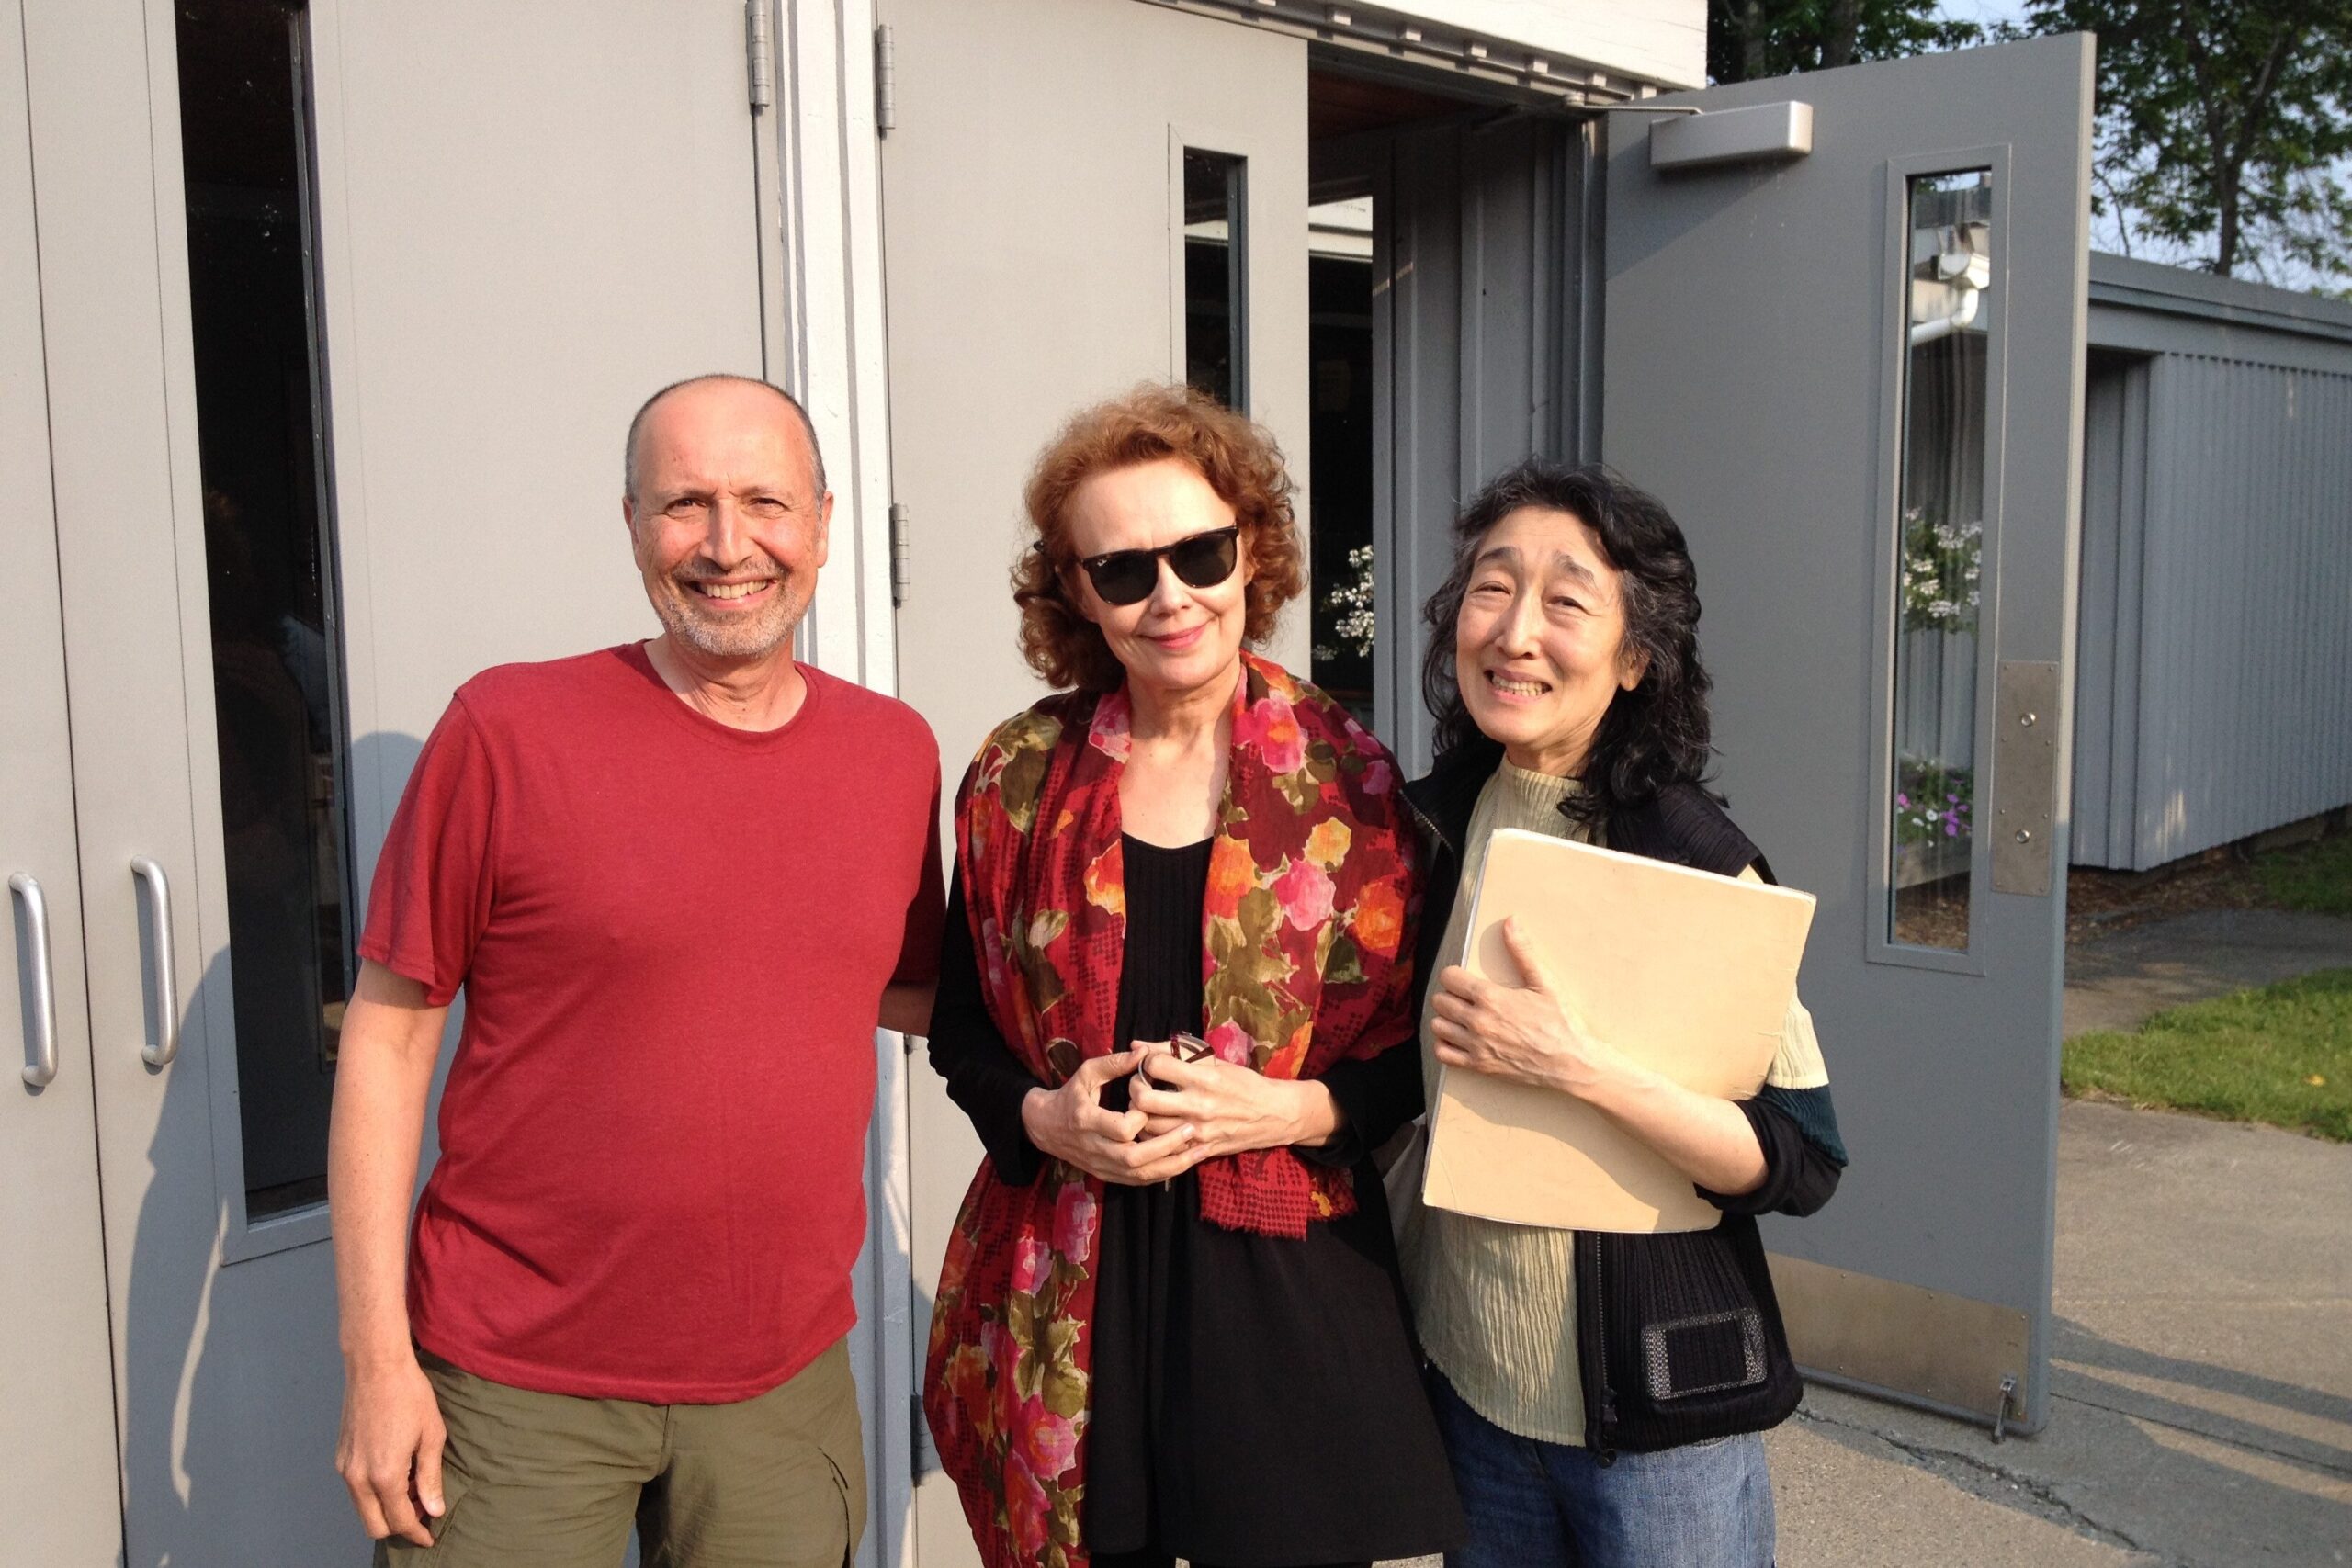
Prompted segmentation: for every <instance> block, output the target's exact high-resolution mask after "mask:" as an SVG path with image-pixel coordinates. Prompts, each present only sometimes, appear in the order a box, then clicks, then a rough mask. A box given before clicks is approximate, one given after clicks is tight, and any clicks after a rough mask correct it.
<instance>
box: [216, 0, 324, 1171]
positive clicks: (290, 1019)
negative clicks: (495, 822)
mask: <svg viewBox="0 0 2352 1568" xmlns="http://www.w3.org/2000/svg"><path fill="white" fill-rule="evenodd" d="M175 10H176V13H177V18H178V42H179V76H180V135H181V155H182V158H183V160H184V162H185V165H186V173H187V249H188V294H189V304H190V310H191V313H192V316H193V320H194V328H195V348H196V404H197V437H198V446H199V449H200V452H201V455H202V463H203V473H204V543H205V561H206V568H207V576H208V579H209V586H210V598H211V609H212V695H213V706H214V711H215V714H216V716H217V720H218V725H219V731H220V734H219V740H220V818H221V832H222V836H223V838H224V840H225V841H226V847H227V852H228V897H229V941H230V954H231V964H232V971H231V972H232V976H233V978H234V983H235V984H234V989H235V998H236V1003H235V1010H236V1026H237V1033H236V1047H237V1048H236V1057H237V1085H238V1090H239V1098H238V1109H239V1112H240V1115H241V1117H242V1120H243V1146H244V1168H245V1203H246V1212H247V1213H248V1215H249V1216H252V1217H256V1218H257V1217H260V1216H262V1215H266V1214H269V1213H279V1212H282V1211H284V1210H287V1209H290V1208H295V1207H298V1206H300V1205H302V1204H305V1203H313V1202H317V1201H320V1200H321V1199H322V1198H323V1197H324V1196H325V1195H326V1141H327V1111H328V1105H329V1101H330V1100H331V1098H332V1095H333V1092H334V1060H335V1036H336V1031H337V1029H338V1027H339V1026H340V1024H341V1022H342V1019H343V1009H344V1003H345V1000H346V999H347V998H348V997H349V995H350V989H349V976H350V974H351V968H352V964H351V958H350V951H351V947H350V936H349V932H348V931H347V927H346V916H347V910H346V907H345V906H346V899H345V888H346V886H348V879H347V870H346V868H347V865H348V862H349V857H348V852H347V846H348V837H347V834H346V831H345V810H344V803H343V787H342V777H341V774H342V762H343V758H344V757H345V741H344V737H343V729H344V720H343V711H342V710H343V703H342V685H343V677H342V650H341V636H340V631H339V628H338V627H337V625H336V617H335V604H334V541H333V536H332V529H331V526H330V523H329V519H328V517H327V514H326V507H325V503H324V500H323V485H322V478H323V474H322V450H321V445H320V439H319V436H320V424H321V421H320V417H319V383H318V367H319V355H318V342H317V332H316V320H315V311H314V310H313V308H312V306H313V300H312V288H311V243H310V208H309V193H310V181H309V170H308V167H307V164H308V141H307V134H306V132H307V127H306V123H305V115H306V107H305V101H304V100H305V95H304V92H303V88H302V82H301V78H302V70H301V59H300V49H301V42H302V33H301V21H302V18H301V16H300V11H299V8H298V7H296V6H289V5H286V4H282V3H279V0H180V3H179V4H178V5H177V6H176V7H175Z"/></svg>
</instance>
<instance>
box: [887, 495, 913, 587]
mask: <svg viewBox="0 0 2352 1568" xmlns="http://www.w3.org/2000/svg"><path fill="white" fill-rule="evenodd" d="M913 591H914V567H913V563H912V561H911V560H910V557H909V554H908V549H907V509H906V508H905V507H904V506H902V505H901V504H899V502H895V501H894V502H891V503H890V607H891V608H892V609H894V610H895V609H897V608H898V607H899V605H901V604H905V603H906V602H907V595H908V594H910V593H911V592H913Z"/></svg>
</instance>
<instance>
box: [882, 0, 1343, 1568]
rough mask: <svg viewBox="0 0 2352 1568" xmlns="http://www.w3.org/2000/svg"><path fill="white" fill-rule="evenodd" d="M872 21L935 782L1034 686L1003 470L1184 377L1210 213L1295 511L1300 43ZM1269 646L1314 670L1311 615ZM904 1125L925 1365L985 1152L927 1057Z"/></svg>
mask: <svg viewBox="0 0 2352 1568" xmlns="http://www.w3.org/2000/svg"><path fill="white" fill-rule="evenodd" d="M880 19H881V20H882V22H883V23H884V24H885V25H886V26H887V28H888V38H889V45H888V47H889V51H890V57H891V62H892V65H893V67H894V78H895V82H894V85H895V93H894V99H895V111H896V123H895V124H894V125H893V126H892V127H891V128H890V129H889V130H888V132H887V134H886V136H885V138H884V141H883V143H882V176H883V214H884V223H883V230H884V234H885V239H886V243H885V249H884V257H883V262H884V273H885V277H886V280H887V285H888V303H889V333H890V423H891V446H892V452H893V468H894V489H893V494H894V498H895V500H896V501H897V502H898V503H899V506H901V507H902V508H903V509H904V513H903V515H904V518H905V522H904V525H903V526H904V535H903V538H904V542H905V544H906V546H907V558H908V567H909V582H908V591H907V592H906V595H905V598H904V602H903V604H901V605H900V607H899V616H898V644H899V646H898V653H899V695H901V696H902V697H904V698H905V699H906V700H907V701H909V702H910V703H912V704H913V705H915V706H916V707H917V708H919V709H920V710H922V714H923V716H925V717H926V718H928V719H929V720H930V721H931V724H932V727H933V729H934V730H936V731H937V733H938V736H939V743H940V752H941V756H942V758H943V759H944V767H945V770H946V773H947V784H948V787H949V788H950V789H951V790H952V789H953V788H954V786H955V783H956V779H957V778H958V777H959V776H960V774H961V773H962V771H963V767H964V764H965V762H966V761H967V760H968V759H969V758H970V756H971V755H972V752H973V751H974V750H976V749H977V748H978V744H979V741H980V739H981V737H982V736H983V735H985V734H986V733H987V731H988V729H989V728H990V727H991V726H993V725H994V724H995V723H997V722H998V721H999V720H1001V719H1002V718H1004V717H1006V716H1010V715H1012V714H1013V713H1016V712H1018V711H1019V710H1020V709H1022V708H1023V707H1026V706H1027V705H1029V704H1031V703H1033V702H1035V700H1036V699H1037V698H1038V697H1039V696H1041V695H1043V694H1044V688H1043V687H1042V686H1040V685H1039V683H1038V682H1037V680H1036V678H1035V676H1034V675H1032V674H1031V673H1030V672H1029V671H1028V669H1027V668H1026V666H1024V665H1023V663H1022V662H1021V657H1020V651H1019V648H1018V644H1017V642H1016V640H1015V627H1016V624H1017V623H1016V617H1015V615H1014V610H1013V605H1012V591H1011V588H1010V586H1009V584H1008V581H1007V576H1006V574H1007V570H1008V569H1009V568H1010V567H1011V565H1012V558H1013V555H1014V552H1015V551H1016V550H1017V549H1019V548H1020V545H1021V534H1020V531H1019V530H1020V520H1021V516H1022V512H1021V485H1022V480H1023V478H1024V476H1025V475H1026V473H1027V471H1028V468H1029V465H1030V462H1031V461H1032V459H1033V458H1034V457H1035V455H1036V452H1037V449H1038V448H1039V447H1040V446H1043V445H1044V444H1045V443H1046V440H1047V439H1049V438H1050V437H1051V436H1052V434H1053V433H1054V431H1055V429H1056V427H1057V425H1059V424H1060V423H1061V422H1062V421H1063V419H1065V418H1066V417H1067V416H1068V415H1069V414H1070V413H1071V412H1074V411H1076V410H1077V409H1078V408H1080V406H1082V405H1083V404H1085V403H1088V402H1090V401H1092V400H1096V399H1099V398H1102V397H1104V396H1107V395H1109V394H1111V393H1114V392H1116V391H1119V390H1122V389H1125V388H1126V387H1129V386H1132V385H1134V384H1135V383H1136V382H1137V381H1140V380H1144V379H1147V378H1154V379H1161V380H1165V379H1169V378H1171V377H1172V378H1180V379H1181V378H1183V377H1184V376H1185V375H1186V372H1187V363H1188V361H1187V333H1188V323H1187V320H1186V315H1185V307H1186V304H1187V294H1186V286H1185V278H1186V271H1187V261H1188V256H1187V249H1186V247H1187V243H1188V231H1190V235H1189V238H1190V239H1191V240H1192V241H1193V242H1194V243H1202V242H1203V240H1204V235H1207V234H1209V233H1210V232H1211V231H1212V230H1213V229H1215V226H1216V225H1217V224H1224V225H1226V227H1225V228H1224V229H1222V230H1216V232H1217V233H1218V234H1219V235H1220V236H1221V243H1225V244H1227V245H1229V246H1230V245H1234V244H1237V243H1238V248H1239V249H1240V250H1241V252H1242V254H1243V256H1244V257H1245V258H1246V261H1245V263H1244V265H1242V266H1241V267H1240V268H1238V283H1239V286H1240V287H1239V294H1240V298H1239V299H1238V306H1239V309H1238V311H1237V312H1236V315H1237V316H1238V318H1239V321H1241V322H1243V323H1245V324H1244V325H1242V327H1241V328H1240V330H1239V331H1238V332H1236V333H1235V334H1234V336H1235V344H1236V349H1237V351H1236V352H1235V353H1234V354H1233V355H1232V356H1231V358H1230V359H1229V361H1228V363H1229V364H1231V365H1232V366H1234V367H1246V368H1237V371H1236V374H1237V375H1238V383H1237V384H1236V385H1235V386H1234V387H1233V393H1234V400H1237V401H1241V402H1246V404H1247V406H1248V408H1249V412H1250V413H1251V414H1252V416H1253V417H1255V418H1257V419H1258V420H1260V421H1261V422H1262V423H1266V424H1267V425H1269V426H1271V427H1272V430H1273V432H1274V434H1276V436H1277V437H1279V438H1280V439H1281V441H1282V443H1283V450H1284V452H1285V453H1286V454H1287V455H1288V456H1289V458H1290V462H1291V471H1292V476H1293V478H1294V479H1296V480H1297V481H1298V482H1299V488H1300V502H1301V506H1302V513H1303V509H1304V501H1305V491H1306V478H1307V475H1306V435H1307V386H1306V382H1307V364H1308V357H1307V344H1306V329H1307V308H1306V307H1307V299H1306V281H1307V265H1306V264H1307V238H1306V44H1305V43H1304V42H1302V41H1301V40H1299V39H1289V38H1282V37H1277V36H1275V35H1272V34H1271V33H1265V32H1261V31H1258V30H1256V29H1253V28H1246V27H1237V26H1234V25H1232V24H1230V23H1227V22H1223V21H1218V20H1214V19H1209V18H1204V17H1188V16H1184V15H1182V14H1181V13H1178V12H1174V11H1170V10H1165V9H1162V8H1160V7H1159V6H1146V5H1137V4H1106V3H1105V0H1011V3H1007V4H1001V5H989V6H974V5H970V4H968V3H967V0H884V4H883V5H882V6H881V7H880ZM1188 151H1190V152H1193V153H1194V154H1196V155H1197V154H1208V155H1210V158H1211V160H1212V161H1213V166H1216V167H1221V168H1223V169H1224V170H1226V171H1227V172H1230V171H1232V170H1233V169H1234V168H1235V166H1236V164H1237V163H1238V170H1239V175H1238V182H1237V183H1238V197H1239V207H1238V211H1228V212H1226V213H1224V214H1222V215H1218V216H1209V215H1204V213H1203V212H1202V211H1199V210H1195V211H1193V213H1192V214H1191V216H1190V218H1189V219H1188V216H1187V210H1186V209H1187V201H1186V188H1185V187H1186V167H1185V164H1186V153H1187V152H1188ZM1220 160H1221V161H1223V162H1221V163H1218V162H1215V161H1220ZM1198 172H1199V164H1198V162H1197V159H1196V162H1195V169H1194V173H1195V175H1196V176H1197V174H1198ZM1227 188H1228V189H1231V188H1233V187H1231V186H1228V187H1227ZM1235 220H1238V223H1236V222H1235ZM1236 227H1238V230H1239V234H1238V237H1237V236H1236V235H1235V234H1234V232H1233V229H1234V228H1236ZM1208 243H1220V242H1208ZM1232 319H1233V318H1230V317H1229V318H1227V320H1228V321H1230V320H1232ZM1304 521H1305V519H1304V516H1303V515H1302V522H1304ZM1272 653H1273V656H1274V657H1276V658H1277V659H1280V660H1283V662H1284V663H1286V664H1288V665H1290V666H1291V667H1292V668H1294V669H1298V670H1302V671H1303V670H1305V669H1306V614H1305V607H1304V605H1298V606H1294V608H1293V610H1292V612H1291V614H1290V615H1289V616H1288V617H1286V618H1285V621H1284V623H1283V626H1282V628H1281V629H1280V631H1279V632H1278V633H1277V635H1276V637H1275V640H1274V644H1273V647H1272ZM909 1120H910V1137H909V1148H910V1165H911V1169H910V1197H911V1202H910V1210H911V1215H910V1220H911V1224H910V1229H911V1238H910V1254H911V1258H910V1263H911V1267H912V1269H913V1274H914V1287H915V1295H914V1302H913V1308H914V1310H913V1313H912V1314H911V1315H912V1320H913V1321H912V1324H911V1330H912V1332H911V1343H910V1346H909V1354H910V1356H911V1357H913V1358H914V1359H915V1363H916V1367H917V1370H918V1371H920V1366H921V1358H922V1348H923V1344H924V1340H925V1338H926V1335H927V1330H928V1327H929V1323H930V1315H931V1312H930V1308H931V1292H932V1288H933V1283H934V1281H936V1280H937V1279H938V1277H939V1263H940V1258H941V1255H942V1253H943V1251H944V1248H945V1245H946V1235H947V1228H948V1226H949V1225H950V1224H952V1223H953V1221H954V1219H955V1215H956V1206H957V1204H958V1202H959V1201H961V1199H962V1197H963V1194H964V1190H965V1188H966V1186H967V1184H968V1183H969V1182H970V1180H971V1178H972V1174H973V1172H974V1171H975V1170H976V1169H978V1166H979V1160H980V1150H979V1144H978V1139H976V1138H975V1137H973V1135H972V1132H971V1127H970V1124H969V1122H967V1121H966V1120H965V1118H964V1116H963V1113H962V1112H960V1111H957V1110H956V1108H955V1107H954V1106H953V1105H952V1104H950V1103H949V1102H948V1100H947V1098H946V1095H945V1093H944V1091H943V1090H942V1089H941V1087H940V1084H939V1080H938V1078H937V1077H935V1076H933V1074H932V1073H930V1072H929V1071H928V1070H926V1069H922V1068H920V1067H918V1069H917V1070H916V1071H915V1072H913V1073H912V1074H910V1080H909ZM916 1540H917V1550H918V1551H919V1552H920V1554H921V1556H922V1561H923V1562H929V1563H946V1562H967V1561H970V1560H971V1556H972V1546H971V1538H970V1534H969V1532H968V1531H967V1529H965V1526H964V1522H963V1517H962V1515H961V1513H960V1511H959V1509H958V1506H957V1505H956V1498H955V1495H954V1491H953V1489H952V1488H950V1487H948V1486H946V1485H945V1484H944V1479H943V1478H941V1477H939V1476H937V1475H936V1474H935V1473H934V1474H933V1476H932V1477H931V1478H930V1479H929V1480H928V1481H926V1482H922V1483H919V1484H918V1487H917V1493H916Z"/></svg>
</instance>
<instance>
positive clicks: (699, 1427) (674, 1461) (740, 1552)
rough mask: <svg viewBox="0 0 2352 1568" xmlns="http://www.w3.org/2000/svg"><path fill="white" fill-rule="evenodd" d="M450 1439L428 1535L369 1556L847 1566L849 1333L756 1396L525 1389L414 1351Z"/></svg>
mask: <svg viewBox="0 0 2352 1568" xmlns="http://www.w3.org/2000/svg"><path fill="white" fill-rule="evenodd" d="M418 1359H420V1360H421V1361H422V1362H423V1363H424V1371H425V1375H426V1376H427V1377H429V1378H431V1379H432V1380H433V1392H434V1393H435V1395H436V1396H437V1397H438V1399H439V1400H440V1404H441V1419H442V1421H443V1422H444V1423H445V1424H446V1425H447V1427H448V1429H449V1439H448V1445H447V1448H446V1449H445V1450H443V1453H442V1461H441V1464H442V1472H441V1484H442V1504H443V1506H445V1507H446V1508H447V1510H448V1511H447V1513H445V1514H444V1515H442V1516H441V1517H439V1518H437V1519H435V1520H434V1521H433V1522H432V1526H431V1528H432V1531H433V1541H434V1544H433V1545H432V1546H430V1547H422V1546H416V1545H413V1544H412V1543H410V1542H407V1541H402V1540H389V1541H379V1542H377V1543H376V1568H620V1562H621V1559H622V1554H623V1553H624V1552H625V1551H626V1550H627V1548H628V1534H629V1530H630V1529H631V1528H632V1527H634V1528H635V1529H637V1530H638V1531H639V1540H640V1543H641V1544H642V1546H643V1549H644V1562H645V1568H842V1564H843V1563H844V1562H846V1561H847V1560H848V1557H849V1554H850V1552H851V1551H853V1550H854V1548H855V1546H856V1544H857V1540H858V1537H859V1536H860V1535H861V1534H863V1533H864V1531H865V1445H864V1440H863V1434H862V1432H861V1429H860V1427H859V1422H858V1416H857V1389H856V1385H855V1384H854V1382H851V1380H850V1371H849V1345H848V1342H847V1341H846V1340H844V1341H842V1342H841V1343H839V1344H836V1345H835V1346H834V1347H833V1348H831V1349H830V1350H828V1351H826V1352H825V1353H824V1354H823V1355H821V1356H820V1357H818V1358H817V1359H816V1360H814V1361H812V1362H810V1363H809V1366H808V1367H807V1368H805V1369H803V1370H802V1371H799V1372H798V1373H797V1374H795V1375H794V1376H793V1377H792V1378H791V1379H790V1380H789V1381H787V1382H785V1383H783V1384H781V1385H780V1386H778V1387H776V1388H774V1389H771V1390H769V1391H768V1392H767V1393H763V1394H761V1395H759V1396H758V1397H757V1398H754V1399H746V1400H743V1401H741V1403H739V1404H638V1403H636V1402H634V1401H631V1400H626V1399H574V1398H571V1397H569V1396H568V1395H564V1394H560V1393H531V1392H530V1391H528V1390H526V1389H519V1388H510V1387H508V1386H506V1385H505V1384H503V1383H495V1382H491V1381H490V1380H489V1379H487V1378H478V1377H476V1376H474V1375H473V1374H472V1373H471V1372H467V1371H459V1370H458V1368H456V1367H453V1366H451V1365H450V1364H449V1363H448V1362H447V1361H445V1360H442V1359H440V1358H439V1357H437V1356H433V1355H428V1354H424V1353H422V1352H420V1353H419V1356H418Z"/></svg>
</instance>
